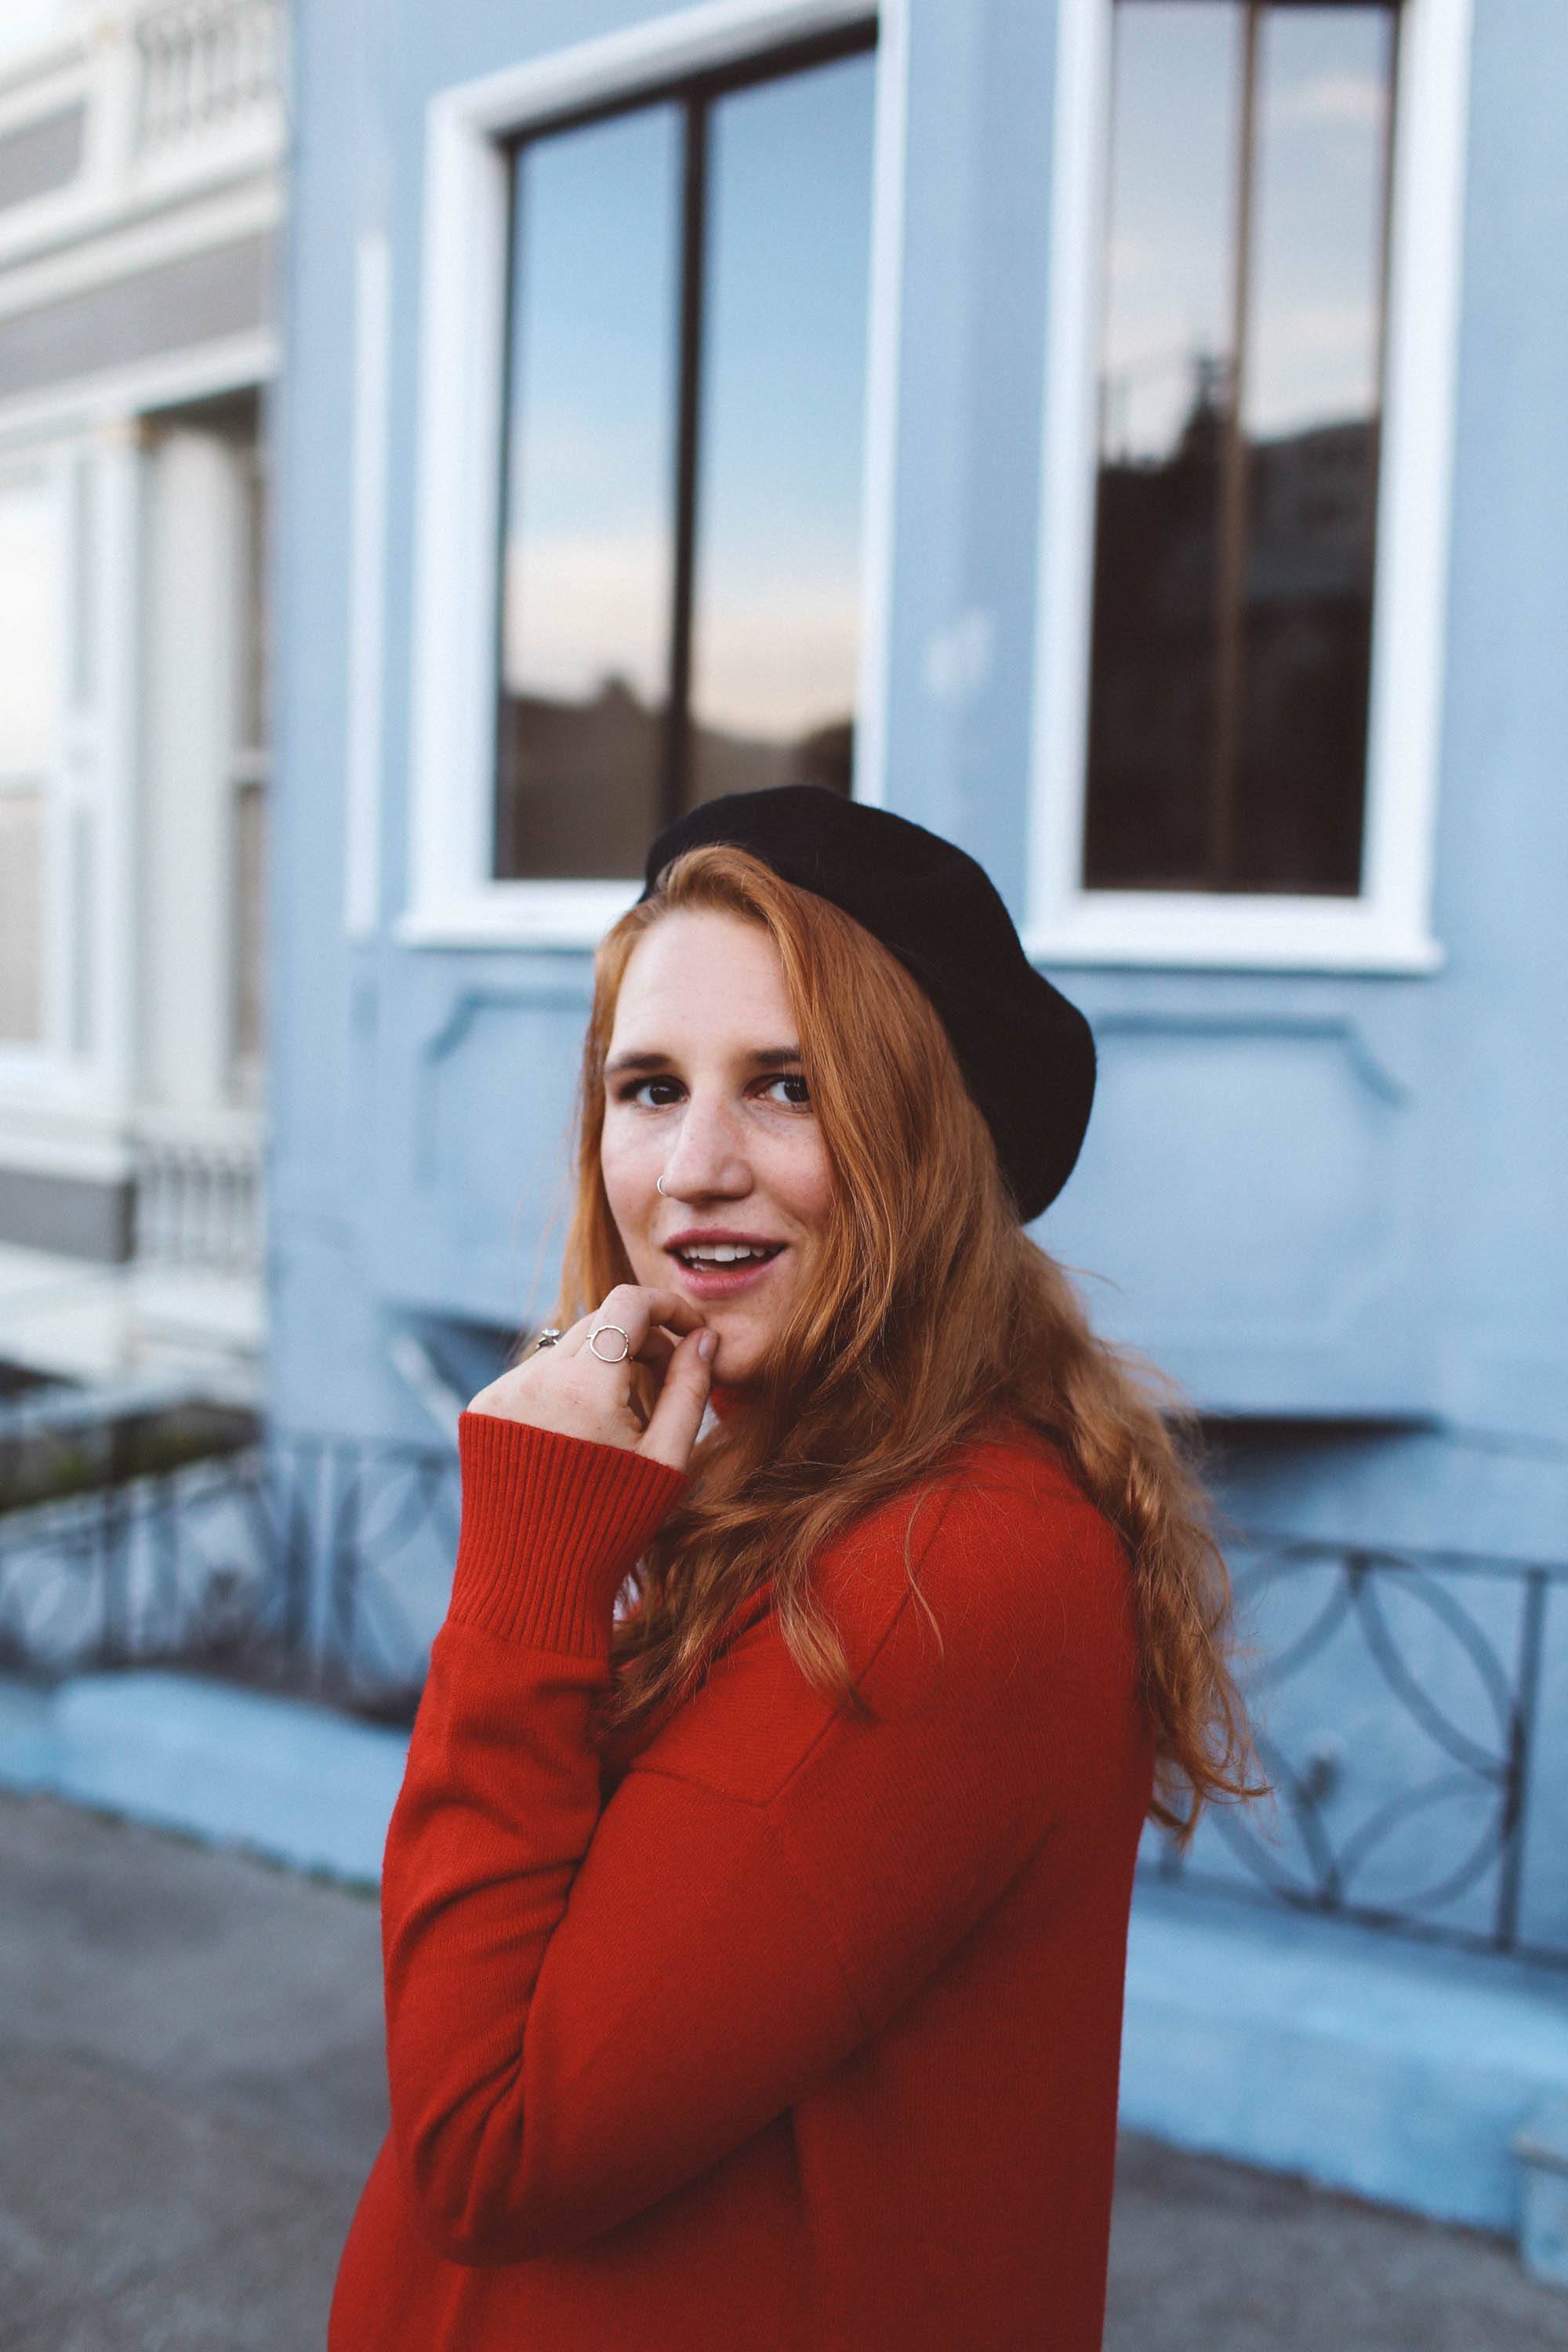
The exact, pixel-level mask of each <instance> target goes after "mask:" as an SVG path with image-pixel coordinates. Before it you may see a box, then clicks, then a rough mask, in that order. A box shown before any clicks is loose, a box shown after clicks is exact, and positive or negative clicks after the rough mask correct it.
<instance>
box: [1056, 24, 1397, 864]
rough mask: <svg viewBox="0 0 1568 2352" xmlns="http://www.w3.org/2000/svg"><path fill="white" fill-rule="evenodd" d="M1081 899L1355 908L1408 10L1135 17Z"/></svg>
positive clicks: (1114, 285)
mask: <svg viewBox="0 0 1568 2352" xmlns="http://www.w3.org/2000/svg"><path fill="white" fill-rule="evenodd" d="M1114 24H1115V44H1114V74H1113V93H1114V94H1113V100H1112V128H1111V152H1110V187H1109V203H1108V215H1109V231H1108V248H1107V268H1106V286H1105V294H1104V323H1103V329H1102V335H1101V345H1100V424H1099V487H1098V499H1097V513H1096V528H1095V572H1094V604H1093V652H1092V661H1091V674H1090V693H1089V773H1088V789H1087V804H1086V813H1085V829H1084V880H1085V882H1086V884H1087V885H1088V886H1089V887H1091V888H1121V889H1187V890H1244V891H1260V892H1268V891H1284V892H1303V893H1319V894H1327V895H1331V896H1342V897H1353V896H1354V895H1355V894H1356V893H1357V891H1358V890H1359V887H1360V877H1361V865H1362V832H1363V803H1364V798H1365V771H1366V747H1367V712H1368V690H1369V679H1370V674H1371V635H1372V599H1373V555H1374V517H1375V509H1376V496H1377V470H1378V457H1379V447H1378V444H1379V430H1380V411H1381V396H1382V377H1383V348H1384V289H1385V278H1386V269H1387V258H1386V257H1387V219H1388V189H1389V171H1390V162H1391V149H1392V137H1393V115H1394V104H1393V100H1394V68H1395V58H1396V44H1397V36H1398V10H1397V7H1396V5H1393V0H1378V5H1371V4H1370V0H1115V10H1114Z"/></svg>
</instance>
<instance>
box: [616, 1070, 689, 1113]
mask: <svg viewBox="0 0 1568 2352" xmlns="http://www.w3.org/2000/svg"><path fill="white" fill-rule="evenodd" d="M679 1097H680V1081H679V1078H668V1077H665V1078H628V1079H627V1081H626V1084H625V1085H624V1086H621V1087H616V1101H617V1102H629V1103H638V1104H640V1105H641V1106H642V1108H643V1109H644V1110H664V1109H667V1108H668V1106H669V1104H671V1103H672V1102H677V1101H679Z"/></svg>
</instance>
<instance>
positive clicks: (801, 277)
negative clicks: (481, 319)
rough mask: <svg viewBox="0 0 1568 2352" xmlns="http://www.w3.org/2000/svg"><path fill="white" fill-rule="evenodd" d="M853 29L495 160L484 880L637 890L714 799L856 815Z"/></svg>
mask: <svg viewBox="0 0 1568 2352" xmlns="http://www.w3.org/2000/svg"><path fill="white" fill-rule="evenodd" d="M874 37H875V35H874V28H873V27H871V26H865V27H861V28H858V29H857V30H854V31H852V32H850V33H848V34H846V35H840V36H836V37H834V38H833V39H831V40H822V41H817V42H815V43H813V44H810V45H809V46H805V47H795V48H794V49H792V50H791V51H789V52H787V53H780V54H778V55H775V56H773V57H772V58H768V59H766V60H763V61H761V62H754V63H752V64H749V65H748V66H747V67H746V68H743V69H739V70H734V71H731V72H727V73H725V74H723V75H716V76H710V77H707V78H705V79H700V80H698V81H694V82H690V83H688V84H684V85H682V86H681V87H680V88H679V89H668V90H663V91H660V92H658V93H657V94H655V95H654V96H652V97H647V98H644V99H642V100H640V101H639V102H638V103H637V104H635V105H631V104H626V105H622V106H619V107H617V108H616V109H615V110H601V111H600V112H599V113H597V114H596V115H595V116H593V117H591V118H579V119H577V120H575V121H572V122H569V123H564V124H556V125H553V126H551V127H549V128H548V129H546V130H544V131H541V132H539V133H536V134H533V135H531V136H530V137H529V138H528V139H527V140H525V141H524V142H521V143H520V145H519V146H518V147H517V149H516V150H515V152H514V155H513V162H512V174H513V179H512V187H513V199H512V232H511V234H512V255H511V290H510V323H509V336H508V345H509V348H508V387H507V436H506V473H505V486H504V511H503V530H502V560H501V584H500V646H499V655H500V698H499V711H498V726H497V794H496V841H495V870H496V872H497V874H498V875H500V876H501V877H539V878H552V877H618V876H630V875H635V874H637V873H638V872H640V870H641V866H642V860H643V857H644V856H645V854H646V851H647V842H648V839H649V837H650V835H652V834H653V833H654V832H656V831H657V830H658V826H659V825H660V824H662V823H663V822H664V821H665V820H666V819H667V818H668V817H669V816H671V815H673V814H677V813H678V812H679V811H680V810H681V809H683V808H686V807H689V806H690V805H692V804H693V803H695V802H697V801H700V800H706V799H709V798H711V797H712V796H714V795H715V794H717V793H726V792H738V791H750V790H755V789H758V788H761V787H763V786H765V785H769V784H774V783H783V782H817V783H826V784H828V785H830V786H832V787H834V788H835V789H837V790H838V791H841V792H847V791H848V790H849V785H850V773H851V763H852V752H853V734H854V716H855V681H856V673H857V667H858V640H859V570H860V557H859V547H860V470H861V415H862V409H863V406H864V397H865V364H866V357H865V346H866V319H867V299H868V270H869V247H870V187H871V121H872V58H871V54H870V52H871V47H872V44H873V41H874Z"/></svg>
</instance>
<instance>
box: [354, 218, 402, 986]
mask: <svg viewBox="0 0 1568 2352" xmlns="http://www.w3.org/2000/svg"><path fill="white" fill-rule="evenodd" d="M391 333H392V259H391V246H390V243H389V241H388V238H387V236H386V232H385V231H384V229H366V230H365V231H363V234H362V235H361V236H360V239H359V243H358V245H357V247H355V251H354V388H353V472H352V483H353V487H352V490H351V493H350V519H349V598H348V610H349V692H348V705H349V708H348V736H347V740H346V743H345V745H344V757H343V772H344V774H345V776H346V778H347V785H348V791H347V806H346V808H345V810H344V824H343V830H344V842H343V927H344V929H345V930H346V932H347V934H348V936H349V938H350V939H352V940H368V939H372V938H374V934H375V931H376V929H377V927H378V925H379V923H380V919H381V761H382V698H383V691H384V653H385V646H384V624H385V604H386V581H385V570H386V488H387V475H386V462H387V422H388V419H387V408H388V400H389V396H390V391H391V367H392V351H391Z"/></svg>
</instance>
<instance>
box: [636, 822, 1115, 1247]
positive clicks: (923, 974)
mask: <svg viewBox="0 0 1568 2352" xmlns="http://www.w3.org/2000/svg"><path fill="white" fill-rule="evenodd" d="M710 842H727V843H730V844H731V845H733V846H734V847H735V848H737V849H745V850H749V851H750V852H751V854H752V856H753V857H756V858H760V859H761V861H762V863H763V865H764V866H769V867H771V868H772V870H773V873H775V874H777V875H778V876H779V877H781V879H783V880H784V881H785V882H793V883H795V884H796V885H797V886H798V887H800V888H802V889H805V890H815V891H816V894H817V896H818V897H819V898H826V899H828V900H829V901H830V902H831V903H832V904H833V905H834V906H835V907H838V908H842V910H843V912H844V913H845V914H847V915H850V916H852V917H853V918H854V919H855V921H856V922H858V923H860V924H863V925H864V927H865V928H866V929H867V930H868V931H869V932H870V933H871V934H872V936H873V937H874V938H876V939H879V940H881V942H882V945H883V946H884V947H885V948H887V949H889V950H890V952H891V953H892V954H894V955H895V956H897V958H898V960H899V961H900V963H901V964H902V965H903V966H904V968H905V970H906V971H910V972H912V973H913V975H914V977H915V979H916V980H918V981H919V982H920V984H921V987H922V988H923V989H924V990H925V992H926V994H927V995H928V996H929V997H930V998H931V1003H933V1004H934V1005H935V1007H936V1009H937V1011H938V1013H940V1014H941V1015H942V1022H943V1024H944V1025H945V1027H946V1030H947V1034H948V1035H949V1036H950V1037H951V1038H952V1045H953V1050H954V1052H955V1054H956V1055H957V1057H958V1064H959V1067H960V1068H961V1069H962V1071H963V1076H964V1078H965V1080H966V1081H967V1083H968V1087H969V1091H970V1093H971V1094H972V1095H973V1097H974V1099H975V1101H976V1103H977V1104H978V1105H979V1107H980V1109H981V1111H982V1112H983V1113H984V1118H985V1121H986V1124H987V1125H988V1126H989V1128H990V1129H991V1132H992V1135H993V1136H994V1138H995V1142H996V1151H997V1156H998V1158H999V1159H1000V1160H1001V1162H1002V1169H1003V1172H1004V1174H1005V1176H1006V1178H1007V1181H1008V1182H1009V1184H1010V1185H1011V1187H1012V1190H1013V1194H1014V1198H1015V1199H1016V1202H1017V1206H1018V1213H1019V1215H1020V1217H1021V1218H1023V1219H1024V1220H1025V1222H1027V1221H1028V1219H1030V1218H1031V1217H1037V1216H1038V1215H1039V1213H1040V1212H1041V1210H1042V1209H1044V1208H1045V1207H1047V1204H1048V1203H1049V1202H1052V1201H1054V1200H1055V1199H1056V1196H1057V1194H1058V1192H1060V1191H1061V1189H1062V1186H1063V1185H1064V1184H1065V1183H1066V1182H1067V1180H1068V1177H1069V1176H1070V1175H1071V1173H1072V1169H1073V1162H1074V1161H1075V1160H1077V1158H1078V1155H1079V1148H1080V1146H1081V1145H1082V1142H1083V1138H1084V1130H1085V1129H1086V1128H1087V1127H1088V1125H1089V1104H1090V1102H1091V1101H1092V1100H1093V1097H1094V1037H1093V1034H1092V1032H1091V1031H1090V1029H1089V1023H1088V1022H1087V1021H1086V1020H1085V1019H1084V1017H1083V1014H1082V1013H1080V1012H1079V1009H1078V1007H1077V1005H1076V1004H1073V1003H1069V1002H1068V999H1067V998H1066V997H1065V996H1064V995H1063V994H1062V993H1061V991H1060V990H1059V989H1056V988H1053V987H1052V986H1051V983H1050V982H1049V981H1048V980H1047V979H1046V978H1045V977H1044V975H1043V974H1042V973H1040V972H1037V971H1036V970H1035V968H1034V966H1033V964H1032V963H1031V962H1030V961H1029V959H1028V957H1027V956H1026V954H1025V952H1024V946H1023V941H1022V940H1020V939H1019V937H1018V934H1017V932H1016V929H1014V926H1013V919H1012V917H1011V915H1009V914H1008V912H1007V909H1006V908H1005V906H1004V904H1003V902H1002V899H1001V897H1000V895H999V893H998V892H997V890H996V888H995V886H994V883H993V882H992V880H991V878H990V877H989V875H988V874H987V873H986V871H985V869H984V866H980V865H978V864H977V863H976V862H975V860H974V859H973V857H971V856H968V854H967V853H966V852H965V851H964V850H962V849H959V848H956V847H955V846H954V845H953V844H952V842H951V841H943V840H942V836H941V835H939V834H934V833H928V832H927V831H926V829H925V827H924V826H923V825H920V824H910V820H909V818H908V817H902V816H895V815H894V814H893V813H892V811H891V810H890V809H880V808H870V807H868V805H867V804H866V803H865V802H863V801H850V800H846V799H845V798H844V797H843V795H842V794H841V793H832V792H828V791H827V790H826V787H825V786H823V785H821V784H784V785H780V786H779V787H777V788H776V789H775V790H773V791H771V792H763V793H726V794H725V795H724V796H723V797H722V798H721V799H720V800H711V801H704V802H702V803H701V804H700V806H699V807H697V808H694V809H690V810H689V811H688V813H687V814H686V815H684V816H681V817H677V819H676V820H675V823H674V824H669V825H667V826H666V827H665V829H664V831H663V832H662V833H661V834H660V835H658V839H657V840H656V841H655V843H654V845H653V847H652V848H651V849H650V850H649V852H648V857H647V881H646V884H645V887H644V888H643V893H642V896H643V898H650V897H651V896H652V894H653V892H654V890H655V888H656V887H657V885H658V877H659V875H660V874H661V873H662V872H663V870H664V868H665V866H668V864H669V862H670V860H671V859H672V858H675V857H679V856H680V855H681V853H682V851H683V850H688V849H699V848H702V847H704V846H705V845H707V844H709V843H710Z"/></svg>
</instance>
